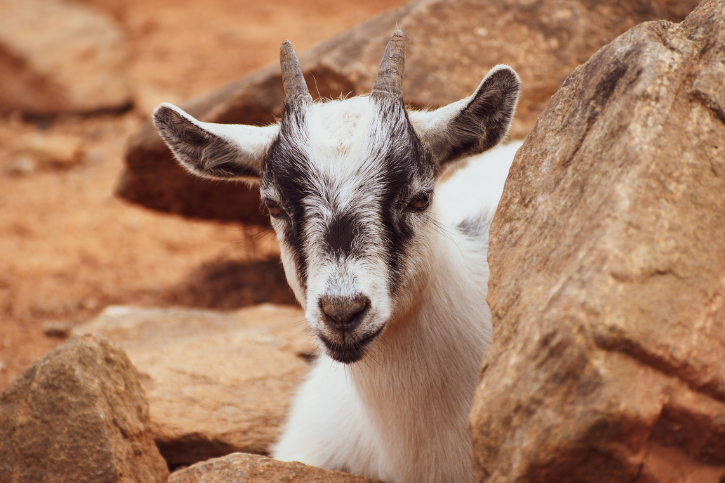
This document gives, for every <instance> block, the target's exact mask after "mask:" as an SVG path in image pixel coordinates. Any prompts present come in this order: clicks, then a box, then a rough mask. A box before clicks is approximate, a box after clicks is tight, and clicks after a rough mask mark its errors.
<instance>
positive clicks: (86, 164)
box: [0, 0, 405, 389]
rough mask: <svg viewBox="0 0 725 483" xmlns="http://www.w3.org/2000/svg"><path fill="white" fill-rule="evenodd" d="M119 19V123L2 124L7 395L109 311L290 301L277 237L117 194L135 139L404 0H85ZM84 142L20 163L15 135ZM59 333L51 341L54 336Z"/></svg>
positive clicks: (0, 245)
mask: <svg viewBox="0 0 725 483" xmlns="http://www.w3.org/2000/svg"><path fill="white" fill-rule="evenodd" d="M83 3H85V4H88V5H91V6H92V7H93V8H97V9H99V10H101V11H105V12H107V13H108V14H110V15H111V16H112V17H113V18H115V19H116V20H117V21H118V23H119V24H120V26H121V27H122V29H123V30H124V31H125V32H126V34H127V36H128V42H129V44H130V47H131V50H132V60H131V61H130V64H129V72H130V78H131V83H132V88H133V90H134V93H135V96H136V103H135V105H134V107H133V109H132V110H131V111H128V112H126V113H123V114H117V115H110V114H104V115H96V116H86V117H79V116H66V117H61V118H57V119H52V120H41V121H37V120H36V121H34V122H30V121H27V120H23V117H22V115H19V113H12V114H10V115H6V116H4V117H0V389H2V388H3V387H5V386H6V385H7V384H8V383H9V382H10V381H11V380H12V379H13V378H15V377H16V376H17V375H18V374H19V373H20V372H21V371H22V370H23V369H24V368H25V367H26V366H27V365H28V364H29V363H30V362H32V361H33V360H34V359H35V358H37V357H39V356H41V355H42V354H44V353H45V352H46V351H48V350H50V349H51V348H53V347H55V346H56V345H58V344H59V343H61V342H62V341H63V340H64V338H65V335H63V333H64V332H67V329H68V328H70V327H72V326H74V325H77V324H79V323H82V322H84V321H87V320H88V319H90V318H92V317H94V316H95V315H97V314H98V313H99V312H100V311H101V310H103V308H105V307H106V306H108V305H112V304H133V305H146V306H170V305H185V306H197V307H206V308H215V309H234V308H237V307H240V306H244V305H249V304H252V303H260V302H264V301H272V302H278V303H291V302H292V301H293V299H292V297H291V294H290V291H289V289H287V288H286V287H285V286H284V283H283V277H284V275H283V273H282V271H281V269H280V267H279V263H278V260H277V259H275V256H278V248H277V247H276V244H275V241H274V239H273V237H271V235H270V234H266V233H259V229H257V228H254V227H244V226H240V225H234V224H222V223H214V222H207V221H195V220H188V219H183V218H180V217H177V216H172V215H165V214H160V213H155V212H152V211H150V210H146V209H144V208H141V207H138V206H135V205H131V204H129V203H127V202H124V201H123V200H120V199H118V198H117V197H116V196H115V195H114V190H115V185H116V183H117V182H118V179H119V177H120V175H121V172H122V170H123V151H124V146H125V143H126V139H127V138H128V136H129V135H130V134H131V133H132V132H134V130H135V129H137V128H138V126H140V125H141V124H142V123H143V122H144V121H145V120H146V119H147V118H148V116H149V114H150V111H151V109H152V108H153V107H154V106H155V105H156V104H158V103H159V102H162V101H171V102H175V101H180V100H183V99H185V98H188V97H191V96H193V95H195V94H198V93H201V92H204V91H206V90H210V89H214V88H216V87H218V86H220V85H221V84H223V83H226V82H229V81H231V80H233V79H236V78H238V77H240V76H242V75H244V74H246V73H248V72H250V71H252V70H254V69H256V68H258V67H261V66H263V65H265V64H268V63H270V62H276V61H277V59H278V52H279V51H278V49H279V44H280V42H281V40H282V39H284V38H288V39H290V40H291V41H292V43H293V44H294V46H295V48H296V49H297V50H298V51H301V50H303V49H305V48H307V47H309V46H311V45H312V44H314V43H315V42H318V41H320V40H322V39H324V38H327V37H329V36H332V35H334V34H336V33H339V32H341V31H343V30H345V29H347V28H349V27H351V26H352V25H355V24H356V23H359V22H361V21H363V20H365V19H367V18H369V17H371V16H373V15H375V14H377V13H379V12H381V11H383V10H386V9H388V8H393V7H396V6H398V5H401V4H403V3H405V2H404V1H402V0H368V1H365V2H350V3H347V2H340V1H337V0H305V1H302V0H278V1H275V2H259V1H253V0H206V1H204V2H200V1H197V0H85V1H84V2H83ZM38 135H42V136H56V137H58V138H60V139H65V138H68V139H74V140H79V142H80V148H79V149H80V152H81V153H82V154H81V155H79V156H78V157H77V159H75V160H74V161H72V162H67V163H60V164H59V163H57V162H56V163H47V164H43V163H42V162H40V163H35V164H31V165H28V164H27V163H26V164H23V162H22V159H21V160H19V159H17V158H16V157H14V154H13V152H12V150H11V149H10V148H9V146H11V145H12V144H13V141H14V140H17V139H22V138H32V137H33V136H38ZM54 334H55V335H54Z"/></svg>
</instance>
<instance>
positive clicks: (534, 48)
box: [118, 0, 698, 224]
mask: <svg viewBox="0 0 725 483" xmlns="http://www.w3.org/2000/svg"><path fill="white" fill-rule="evenodd" d="M697 3H698V2H697V0H679V1H673V0H634V1H630V0H627V1H621V0H618V1H613V2H592V1H590V0H568V1H566V2H562V1H561V0H542V1H537V2H531V1H521V0H493V1H485V2H484V1H470V0H428V1H420V0H417V1H413V2H411V3H409V4H406V5H405V6H403V7H401V8H399V9H396V10H390V11H387V12H384V13H382V14H381V15H378V16H377V17H374V18H373V19H371V20H369V21H367V22H364V23H362V24H360V25H357V26H356V27H353V28H352V29H350V30H348V31H347V32H344V33H342V34H340V35H339V36H337V37H334V38H332V39H329V40H327V41H324V42H322V43H320V44H318V45H316V46H314V47H312V48H311V49H308V50H306V51H305V52H303V53H301V55H300V62H301V65H302V68H303V69H304V74H305V78H306V79H307V84H308V87H309V88H310V92H311V93H312V95H313V96H316V97H317V96H318V95H319V96H321V97H335V98H336V97H338V96H339V95H340V94H341V93H343V94H353V95H356V94H361V93H366V92H369V91H370V90H371V89H372V86H373V83H374V81H375V76H376V75H377V71H378V66H379V64H380V60H381V58H382V54H383V51H384V50H385V45H386V43H387V41H388V39H389V38H390V34H391V32H392V31H393V30H394V29H395V28H396V26H399V27H400V28H401V29H402V30H403V31H404V32H405V33H406V36H407V37H408V39H409V40H410V43H409V45H408V52H407V62H406V72H405V82H404V91H405V99H406V102H408V103H410V104H411V105H413V106H415V107H437V106H442V105H445V104H448V103H450V102H454V101H457V100H459V99H462V98H464V97H467V96H469V95H471V93H472V92H473V91H474V90H475V88H476V87H477V86H478V84H479V83H480V81H481V79H482V78H483V76H484V75H485V73H486V72H487V71H488V69H490V68H491V67H493V66H494V65H496V64H499V63H506V64H510V65H511V66H513V67H514V68H515V69H516V70H517V72H518V73H519V74H520V75H521V78H522V81H523V90H522V92H521V99H520V101H519V106H518V110H517V115H516V119H514V125H513V128H512V133H511V135H512V137H514V138H518V139H522V138H523V137H524V136H525V135H526V133H528V132H529V130H530V129H531V127H532V126H533V123H534V121H535V120H536V118H537V117H538V115H539V114H540V113H541V112H542V110H543V109H544V108H545V107H546V105H547V104H548V102H549V98H550V96H551V95H553V94H554V93H555V92H556V90H557V89H558V88H559V86H560V85H561V83H562V81H563V80H564V79H565V78H566V76H567V75H568V74H569V73H570V72H571V71H572V69H574V68H575V67H576V66H577V65H579V64H581V63H582V62H585V61H586V60H587V59H588V58H589V56H591V55H592V54H593V53H594V52H595V51H596V50H597V49H598V48H600V47H601V46H602V45H604V44H606V43H607V42H609V41H611V40H612V39H614V38H615V37H616V36H617V35H619V34H620V33H622V32H624V31H625V30H627V29H628V28H631V27H633V26H635V25H636V24H638V23H640V22H643V21H646V20H653V19H660V18H662V19H666V20H671V21H679V20H682V19H683V18H684V17H685V15H687V14H688V13H689V12H690V11H691V10H692V9H693V8H695V6H696V5H697ZM281 40H282V39H280V42H281ZM292 40H293V41H294V39H292ZM283 102H284V97H283V92H282V81H281V74H280V70H279V65H278V64H276V63H275V64H272V65H269V66H267V67H265V68H263V69H260V70H258V71H255V72H253V73H251V74H249V75H248V76H246V77H243V78H242V79H240V80H238V81H236V82H233V83H231V84H229V85H227V86H224V87H222V88H220V89H219V90H217V91H214V92H211V93H208V94H204V95H201V96H199V97H197V98H195V99H192V100H190V101H188V102H186V103H183V104H182V105H181V106H182V107H183V108H184V109H185V110H187V111H188V112H189V113H190V114H192V115H194V116H196V117H197V118H199V119H201V120H203V121H210V122H222V123H245V124H265V123H271V122H274V120H275V117H280V116H281V115H282V107H283ZM126 166H127V169H126V172H125V173H124V175H123V178H122V180H121V182H120V184H119V188H118V193H119V194H120V195H121V196H122V197H124V198H126V199H128V200H130V201H133V202H136V203H139V204H142V205H144V206H147V207H149V208H153V209H156V210H160V211H168V212H172V213H179V214H182V215H185V216H192V217H200V218H216V219H221V220H232V221H243V222H247V223H254V224H266V223H267V219H266V218H265V217H264V216H262V215H261V213H260V211H259V209H258V207H259V205H260V200H259V193H258V190H257V188H256V187H254V188H249V187H247V186H245V185H242V184H237V183H219V182H210V181H204V180H201V179H198V178H196V177H192V176H190V175H188V174H187V173H185V172H184V171H182V170H181V168H179V167H178V166H177V165H176V163H175V162H174V160H173V159H172V157H171V154H170V152H169V150H168V149H167V148H166V146H165V145H164V144H163V142H162V141H161V139H160V138H159V136H158V135H157V134H156V132H155V130H154V129H153V126H151V124H150V123H147V124H146V125H144V126H143V127H142V128H141V129H140V130H139V131H138V132H137V133H136V135H135V136H134V137H133V138H132V139H131V141H130V143H129V146H128V149H127V153H126Z"/></svg>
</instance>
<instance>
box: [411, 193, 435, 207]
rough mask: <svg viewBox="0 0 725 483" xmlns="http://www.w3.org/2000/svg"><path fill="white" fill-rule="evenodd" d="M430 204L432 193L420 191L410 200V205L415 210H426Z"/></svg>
mask: <svg viewBox="0 0 725 483" xmlns="http://www.w3.org/2000/svg"><path fill="white" fill-rule="evenodd" d="M429 204H430V193H418V194H417V195H415V196H414V197H413V199H412V200H410V203H409V206H410V207H411V208H413V209H415V210H424V209H426V208H428V205H429Z"/></svg>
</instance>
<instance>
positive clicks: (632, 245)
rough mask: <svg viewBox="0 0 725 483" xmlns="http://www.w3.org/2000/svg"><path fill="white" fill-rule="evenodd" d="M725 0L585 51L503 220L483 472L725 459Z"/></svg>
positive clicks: (515, 476)
mask: <svg viewBox="0 0 725 483" xmlns="http://www.w3.org/2000/svg"><path fill="white" fill-rule="evenodd" d="M723 79H725V1H723V0H704V1H703V2H702V3H701V5H700V6H699V7H698V8H697V9H696V10H695V11H694V12H693V13H692V14H691V15H690V16H689V17H688V18H687V19H686V20H685V21H683V22H682V23H681V24H672V23H669V22H665V21H659V22H650V23H646V24H643V25H639V26H637V27H635V28H634V29H632V30H630V31H629V32H627V33H625V34H624V35H622V36H620V37H619V38H617V39H616V40H615V41H613V42H612V43H611V44H609V45H607V46H606V47H604V48H603V49H601V50H600V51H599V52H597V54H596V55H594V56H593V57H592V58H591V59H590V60H589V61H588V62H587V63H586V64H584V65H583V66H580V67H578V68H577V69H576V70H575V71H574V72H573V73H572V75H571V76H569V78H568V79H567V80H566V81H565V82H564V84H563V86H562V88H561V89H560V90H559V92H557V94H556V95H555V96H554V97H553V98H552V100H551V103H550V105H549V107H548V108H547V109H546V111H545V112H544V113H543V114H542V116H541V117H540V118H539V120H538V121H537V123H536V125H535V127H534V129H533V131H532V132H531V133H530V134H529V136H528V137H527V138H526V141H525V142H524V144H523V146H522V147H521V149H520V150H519V151H518V153H517V156H516V158H515V160H514V163H513V167H512V169H511V172H510V174H509V178H508V181H507V183H506V187H505V189H504V193H503V198H502V200H501V204H500V205H499V209H498V212H497V214H496V217H495V218H494V220H493V224H492V228H491V240H490V251H489V263H490V266H491V278H490V285H489V287H490V290H489V295H488V302H489V304H490V305H491V309H492V313H493V322H494V333H493V342H492V344H491V346H490V347H489V348H488V350H487V352H486V355H485V356H484V360H483V366H482V371H481V379H480V384H479V386H478V388H477V391H476V395H475V402H474V406H473V409H472V412H471V418H470V422H471V427H472V434H473V441H474V452H475V458H474V460H475V470H476V477H477V480H478V481H486V482H504V481H517V482H521V483H526V482H548V481H557V482H573V481H577V482H620V481H637V482H647V483H654V482H660V483H664V482H703V483H705V482H713V483H718V482H722V481H725V480H723V478H724V475H725V358H723V354H724V353H725V277H723V274H724V273H725V243H723V240H725V83H723Z"/></svg>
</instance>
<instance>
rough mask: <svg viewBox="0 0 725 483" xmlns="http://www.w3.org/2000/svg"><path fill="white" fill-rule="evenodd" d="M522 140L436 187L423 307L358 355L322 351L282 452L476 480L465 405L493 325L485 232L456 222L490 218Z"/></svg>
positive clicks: (386, 471) (337, 464)
mask: <svg viewBox="0 0 725 483" xmlns="http://www.w3.org/2000/svg"><path fill="white" fill-rule="evenodd" d="M519 145H520V143H515V144H509V145H507V146H502V147H500V148H496V149H494V150H491V151H489V152H488V153H484V154H482V155H478V156H474V157H472V158H469V160H470V161H469V164H468V165H467V166H466V167H464V168H462V169H460V170H459V171H458V172H456V173H455V174H454V175H453V176H452V177H451V179H450V180H448V181H447V182H446V183H442V185H441V186H440V187H439V188H438V190H437V193H436V197H435V199H434V206H433V207H432V209H433V210H434V216H436V218H437V220H438V222H439V223H440V224H441V225H443V227H444V228H445V229H443V230H436V231H435V232H434V233H432V234H431V236H430V238H429V239H428V245H429V246H427V247H426V248H427V249H428V250H429V252H430V258H429V259H427V260H426V261H425V269H426V270H427V271H428V273H429V274H430V276H429V277H427V278H428V283H427V285H426V286H425V287H424V288H423V290H422V293H420V294H419V296H418V300H419V303H418V304H416V305H415V306H414V308H413V309H412V310H411V311H410V312H408V313H406V314H402V315H400V316H399V317H398V318H397V319H396V320H394V321H391V322H390V324H389V327H387V328H386V331H385V332H384V333H383V335H382V336H381V338H380V340H378V341H377V342H376V344H375V345H374V347H373V348H372V350H371V352H370V353H369V354H368V355H366V358H365V359H364V360H363V361H361V362H360V363H356V364H352V365H345V364H341V363H338V362H335V361H334V360H332V359H331V358H329V357H328V356H326V355H325V354H321V355H320V356H319V359H318V360H317V362H316V363H315V366H314V367H313V369H312V371H311V373H310V375H309V377H308V379H307V381H306V382H305V383H304V384H303V385H302V386H301V387H300V390H299V393H298V395H297V397H296V398H295V401H294V403H293V409H292V413H291V415H290V419H289V422H288V423H287V427H286V429H285V431H284V435H283V436H282V439H281V440H280V441H279V443H278V444H277V445H276V447H275V448H274V451H273V456H274V457H275V458H277V459H281V460H286V461H292V460H296V461H302V462H304V463H306V464H311V465H315V466H319V467H322V468H331V469H344V470H347V471H349V472H352V473H356V474H361V475H365V476H367V477H371V478H378V479H381V480H384V481H388V482H411V483H412V482H427V481H430V482H440V481H451V482H461V481H471V478H472V475H471V466H470V462H471V457H472V455H471V451H472V450H471V442H470V436H469V432H468V431H469V430H468V412H469V410H470V406H471V401H472V398H473V391H474V389H475V384H476V381H477V377H478V371H479V367H480V361H481V357H482V356H483V353H484V351H485V349H486V347H487V346H488V343H489V341H490V339H491V330H492V328H491V315H490V310H489V308H488V305H487V304H486V294H487V291H488V274H489V272H488V263H487V260H486V247H487V240H488V234H487V232H486V233H485V234H484V238H483V239H480V240H473V239H471V238H469V237H467V236H465V235H463V234H461V232H460V231H459V230H457V229H456V225H457V224H458V223H459V222H460V221H462V220H463V219H465V218H467V217H470V216H475V215H477V214H479V213H483V214H484V219H485V223H486V224H488V223H489V222H490V220H491V217H492V216H493V213H494V212H495V209H496V205H497V203H498V199H499V198H500V196H501V192H502V189H503V183H504V181H505V179H506V175H507V173H508V169H509V167H510V164H511V161H512V159H513V155H514V154H515V151H516V149H518V146H519Z"/></svg>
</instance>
